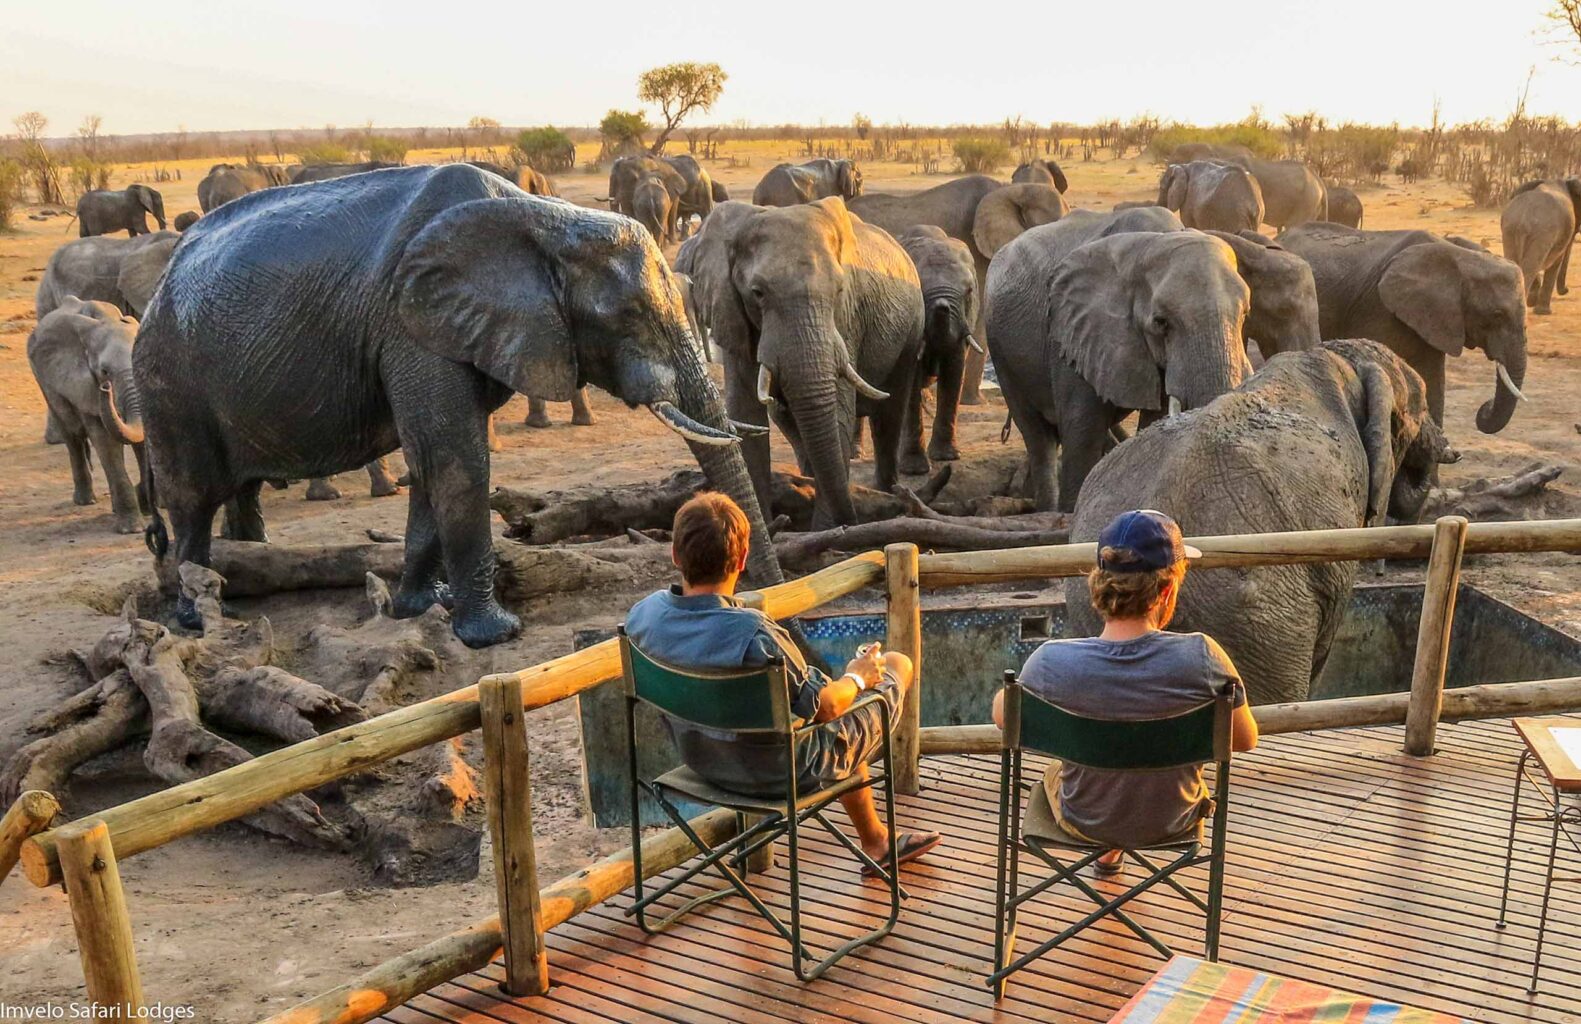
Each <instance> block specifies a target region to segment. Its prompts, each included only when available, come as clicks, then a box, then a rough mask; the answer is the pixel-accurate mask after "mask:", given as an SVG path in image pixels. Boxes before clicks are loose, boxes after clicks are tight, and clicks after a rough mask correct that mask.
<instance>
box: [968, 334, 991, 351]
mask: <svg viewBox="0 0 1581 1024" xmlns="http://www.w3.org/2000/svg"><path fill="white" fill-rule="evenodd" d="M966 343H967V344H968V345H970V346H971V347H972V349H973V351H975V352H976V353H977V354H978V355H980V356H986V355H987V354H988V353H987V352H985V351H983V345H982V342H980V341H978V340H977V339H976V338H974V337H973V336H972V335H970V334H968V335H967V336H966Z"/></svg>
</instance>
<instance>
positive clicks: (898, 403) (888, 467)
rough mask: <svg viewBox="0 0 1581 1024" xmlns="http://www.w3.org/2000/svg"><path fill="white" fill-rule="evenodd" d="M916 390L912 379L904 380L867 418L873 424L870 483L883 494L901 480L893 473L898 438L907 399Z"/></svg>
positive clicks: (898, 442) (895, 466)
mask: <svg viewBox="0 0 1581 1024" xmlns="http://www.w3.org/2000/svg"><path fill="white" fill-rule="evenodd" d="M916 391H917V388H916V387H915V386H913V384H912V382H911V381H909V380H908V381H906V382H905V385H904V387H903V388H902V389H901V391H900V393H899V394H897V395H895V396H894V397H893V398H891V399H890V400H889V401H887V402H885V403H883V405H881V406H880V407H879V410H878V411H877V412H876V413H874V414H873V415H872V416H869V417H868V419H869V420H871V421H872V425H873V483H874V486H876V487H877V488H878V489H879V490H881V491H883V492H885V493H886V494H887V493H888V492H889V491H890V490H892V489H893V488H894V486H895V484H897V483H899V482H900V478H899V477H898V476H897V475H896V471H897V469H898V463H899V461H900V437H901V432H902V428H903V426H904V424H905V420H906V408H907V406H908V405H909V404H910V403H909V402H908V401H907V399H908V397H910V396H911V395H914V394H915V392H916ZM923 462H924V463H926V462H927V460H926V459H924V460H923ZM923 472H924V473H926V472H927V470H926V469H924V470H923Z"/></svg>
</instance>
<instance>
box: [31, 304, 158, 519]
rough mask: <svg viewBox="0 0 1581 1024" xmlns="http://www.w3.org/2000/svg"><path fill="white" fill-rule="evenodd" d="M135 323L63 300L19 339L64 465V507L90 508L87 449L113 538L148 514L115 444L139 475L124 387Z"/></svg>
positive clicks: (131, 398) (135, 427) (135, 422)
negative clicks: (129, 454) (100, 473)
mask: <svg viewBox="0 0 1581 1024" xmlns="http://www.w3.org/2000/svg"><path fill="white" fill-rule="evenodd" d="M136 333H137V321H136V320H133V319H132V318H131V317H129V316H122V315H121V312H120V310H118V309H116V308H115V307H114V306H111V305H110V304H109V303H106V302H84V301H83V300H81V299H79V298H77V297H76V296H75V295H68V296H66V298H65V299H64V300H63V301H62V302H61V304H60V305H59V306H57V307H56V308H55V309H54V310H53V311H52V312H50V313H49V314H47V315H46V316H45V317H44V319H42V320H40V321H39V322H38V326H37V327H36V328H34V330H33V333H32V334H31V335H30V336H29V337H28V339H27V360H28V363H29V364H30V365H31V366H32V368H33V377H34V379H36V380H37V381H38V386H39V390H41V391H43V392H44V401H45V402H46V403H47V404H48V406H49V416H50V420H51V425H52V426H53V427H55V428H56V430H57V431H58V432H59V435H60V437H61V438H62V440H63V441H64V443H65V445H66V453H67V454H68V455H69V456H70V457H71V480H72V496H71V500H72V501H73V502H75V503H76V504H78V505H92V504H93V503H94V502H95V501H96V500H97V499H96V498H95V497H94V493H93V473H92V470H91V469H90V468H89V466H88V446H89V445H90V444H91V445H92V446H93V450H94V451H95V452H97V453H98V455H99V463H100V465H102V466H103V467H104V477H105V481H106V482H107V483H108V484H109V485H110V508H111V509H112V511H113V512H114V514H115V529H116V531H117V532H118V533H137V532H138V531H139V530H141V529H142V524H141V522H140V521H139V519H138V514H137V513H138V511H139V509H141V511H143V512H144V513H145V514H146V512H147V511H148V510H147V508H146V505H145V503H144V501H143V495H142V493H141V492H140V491H134V489H133V487H132V482H131V481H130V480H128V479H127V476H126V464H125V461H124V453H123V452H122V449H121V445H122V444H130V445H132V450H133V452H134V453H135V454H136V456H137V464H138V469H139V475H141V469H142V466H143V422H142V419H143V417H142V402H141V400H140V399H139V397H138V392H137V386H136V384H135V383H134V382H133V381H132V339H133V337H134V336H135V335H136Z"/></svg>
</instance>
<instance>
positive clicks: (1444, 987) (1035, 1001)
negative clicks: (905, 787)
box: [386, 722, 1581, 1024]
mask: <svg viewBox="0 0 1581 1024" xmlns="http://www.w3.org/2000/svg"><path fill="white" fill-rule="evenodd" d="M1401 732H1402V730H1401V729H1399V728H1382V729H1365V730H1352V731H1347V732H1330V733H1319V734H1311V735H1293V736H1279V737H1271V738H1269V739H1268V740H1265V741H1264V743H1263V745H1262V747H1261V748H1260V749H1259V750H1258V751H1256V752H1255V753H1253V754H1251V755H1246V756H1243V757H1241V758H1239V759H1237V762H1236V771H1235V778H1234V783H1235V785H1234V787H1233V791H1232V800H1231V806H1232V814H1231V839H1230V853H1229V876H1228V884H1227V908H1226V913H1225V922H1224V924H1225V933H1224V942H1223V958H1224V959H1225V960H1228V961H1230V962H1232V963H1236V964H1241V965H1245V966H1249V967H1255V968H1258V969H1261V970H1267V971H1272V972H1275V973H1278V974H1283V975H1286V976H1289V977H1295V978H1302V979H1306V980H1310V981H1315V982H1321V983H1327V984H1332V985H1336V986H1340V987H1343V988H1346V989H1350V990H1353V991H1357V992H1361V993H1364V994H1369V995H1376V996H1380V997H1386V998H1388V999H1392V1000H1396V1001H1400V1002H1405V1003H1408V1004H1413V1005H1417V1006H1422V1007H1427V1008H1431V1009H1436V1010H1444V1011H1450V1012H1453V1013H1458V1014H1461V1015H1463V1016H1466V1017H1468V1018H1471V1019H1473V1020H1477V1021H1487V1022H1513V1021H1543V1022H1556V1024H1557V1022H1581V885H1575V884H1573V885H1570V886H1568V887H1567V886H1564V885H1559V886H1556V887H1555V889H1554V903H1553V909H1552V911H1551V917H1550V925H1549V937H1548V942H1549V945H1548V952H1547V955H1546V957H1545V960H1544V977H1543V984H1542V986H1541V990H1540V991H1539V992H1538V994H1537V995H1535V996H1528V994H1527V992H1526V979H1527V974H1528V970H1529V964H1530V956H1531V950H1532V946H1533V941H1534V938H1535V925H1536V917H1537V905H1538V901H1539V899H1540V896H1541V886H1542V869H1541V859H1542V856H1543V855H1544V854H1545V853H1546V849H1547V833H1546V831H1542V832H1539V830H1538V829H1539V826H1524V827H1523V831H1522V834H1521V835H1520V837H1519V839H1518V841H1517V846H1516V867H1515V875H1514V889H1513V893H1512V897H1511V898H1512V907H1513V909H1512V912H1511V915H1510V924H1509V927H1508V928H1507V929H1505V930H1504V931H1502V932H1500V931H1498V930H1495V929H1494V927H1493V921H1494V918H1495V917H1496V915H1497V908H1498V900H1499V884H1500V877H1501V872H1502V870H1503V854H1504V828H1505V823H1506V821H1507V820H1508V814H1509V800H1510V793H1511V783H1512V778H1513V774H1512V773H1513V769H1514V764H1515V759H1516V757H1517V755H1518V752H1519V746H1518V741H1517V740H1516V739H1515V736H1514V732H1513V730H1512V729H1511V728H1510V727H1509V724H1508V723H1507V722H1478V723H1466V724H1462V725H1455V726H1445V727H1443V728H1442V729H1441V730H1440V734H1439V743H1440V748H1441V749H1440V753H1439V754H1438V755H1437V756H1435V757H1433V758H1430V759H1426V760H1416V759H1413V758H1408V757H1406V756H1404V755H1403V754H1401V753H1400V740H1401ZM997 778H998V759H997V758H988V757H951V758H937V759H929V760H927V761H925V762H924V786H925V788H924V791H923V793H922V794H921V795H919V796H917V797H913V798H903V799H902V805H901V811H900V814H901V820H902V825H903V827H908V828H923V829H937V830H939V831H942V832H944V833H945V834H946V836H947V837H948V839H947V845H946V846H945V847H943V848H941V850H939V851H938V852H937V853H935V854H934V855H932V856H930V857H929V858H927V859H926V860H925V861H924V862H922V863H919V864H918V865H917V866H916V867H915V868H912V869H910V870H908V871H907V872H906V874H905V877H904V882H905V884H906V886H907V887H908V888H909V889H910V891H911V900H910V901H909V902H908V903H907V904H906V905H905V907H904V909H903V911H902V916H901V920H900V924H899V925H898V926H897V927H896V929H895V931H894V933H893V934H892V935H891V936H889V937H888V938H887V939H885V940H884V941H883V942H881V943H879V944H878V945H877V946H872V947H868V948H867V949H865V950H862V951H860V952H858V953H856V954H853V955H852V956H851V957H849V958H847V959H846V960H845V961H843V962H842V963H840V964H838V965H836V966H835V967H834V968H832V969H831V970H830V971H829V973H828V974H826V975H825V976H824V977H823V978H822V979H821V980H819V981H816V982H813V983H811V984H807V985H803V984H801V983H799V982H797V981H796V979H795V976H794V975H793V974H792V973H791V971H790V969H789V966H788V957H787V953H786V948H785V946H784V945H783V944H782V943H781V942H780V941H779V940H778V939H777V938H776V937H775V936H774V935H773V934H772V933H771V932H770V931H769V929H768V926H767V925H766V924H765V923H764V922H762V921H761V920H760V919H759V918H757V917H756V916H755V915H753V914H752V913H751V911H750V908H746V907H745V905H744V903H743V902H742V901H741V900H739V899H732V900H727V901H726V902H725V903H723V904H721V905H716V906H714V907H712V908H710V909H706V910H704V911H702V912H700V913H699V914H697V915H693V916H692V917H691V918H690V919H689V920H688V921H686V922H684V923H682V924H681V925H680V926H678V927H677V928H676V929H674V930H672V931H671V932H669V933H666V934H664V935H662V936H658V937H656V938H646V937H644V936H643V935H642V933H641V932H640V931H638V930H637V928H636V927H635V926H633V925H632V924H631V923H630V922H629V921H628V920H627V919H626V918H624V917H623V916H622V914H621V910H622V908H623V907H625V906H626V905H628V904H629V898H628V897H625V896H622V897H618V898H617V899H616V900H614V901H612V902H611V903H609V904H606V905H604V906H602V907H598V908H595V909H594V910H592V911H590V912H589V913H587V914H584V915H582V916H581V917H578V918H576V919H575V920H573V921H571V922H569V923H567V924H566V925H564V926H562V927H560V928H558V929H556V930H555V931H554V932H553V933H551V936H550V946H551V953H550V959H549V965H550V972H551V978H552V980H553V982H554V987H553V988H552V990H551V991H550V993H549V994H548V995H546V996H543V997H539V998H533V999H512V998H508V997H506V996H504V995H503V994H502V993H501V992H500V990H499V987H498V985H499V982H500V980H502V978H503V968H502V967H501V966H500V965H499V964H494V965H491V966H490V967H489V968H488V969H486V970H484V971H480V972H478V973H475V974H471V975H467V976H465V977H462V978H460V979H457V980H456V981H455V982H453V983H450V984H446V985H441V986H439V987H438V988H435V989H433V990H432V991H431V992H429V993H428V994H426V995H423V996H420V997H418V998H417V999H414V1000H413V1001H412V1002H411V1003H409V1004H407V1005H406V1006H404V1007H402V1008H400V1009H399V1010H397V1011H394V1012H392V1013H390V1014H389V1015H388V1016H387V1017H386V1019H387V1020H389V1021H392V1022H396V1024H436V1022H437V1021H466V1022H495V1021H505V1022H511V1024H518V1022H522V1024H525V1022H537V1021H554V1022H564V1024H608V1022H611V1021H614V1022H630V1021H648V1020H652V1021H673V1022H685V1024H690V1022H703V1021H729V1022H741V1024H782V1022H785V1021H808V1022H811V1021H854V1022H861V1024H880V1022H884V1024H888V1022H892V1021H893V1022H915V1024H927V1022H933V1021H955V1020H968V1021H1014V1022H1024V1021H1067V1020H1071V1021H1077V1020H1096V1021H1102V1020H1107V1019H1108V1018H1109V1016H1110V1015H1111V1014H1112V1013H1113V1012H1114V1010H1116V1009H1117V1008H1118V1007H1119V1006H1120V1005H1121V1004H1122V1003H1123V1002H1124V1001H1125V1000H1126V999H1127V998H1128V997H1129V996H1130V995H1131V994H1132V993H1134V992H1135V991H1136V990H1137V988H1139V987H1140V986H1141V984H1142V983H1143V982H1144V981H1145V980H1146V979H1147V978H1148V977H1149V976H1150V975H1151V974H1152V972H1153V971H1154V970H1156V969H1157V967H1158V966H1159V964H1160V961H1159V960H1157V959H1155V958H1154V957H1153V956H1152V954H1151V952H1150V951H1148V950H1147V949H1146V947H1144V946H1142V945H1141V944H1140V943H1139V942H1137V941H1136V940H1135V939H1134V938H1133V937H1132V936H1131V935H1130V934H1129V933H1128V932H1126V931H1125V930H1124V929H1123V928H1119V927H1116V926H1113V925H1110V924H1104V925H1100V926H1098V927H1097V928H1095V929H1092V930H1089V931H1088V932H1087V933H1085V934H1084V935H1083V936H1081V937H1079V938H1077V939H1075V940H1073V941H1071V942H1070V943H1067V944H1066V946H1065V947H1063V948H1062V949H1061V950H1059V951H1056V952H1055V953H1054V954H1052V955H1051V956H1049V957H1047V958H1046V959H1044V960H1042V961H1040V962H1039V963H1037V964H1035V965H1034V966H1032V967H1030V968H1028V969H1027V970H1025V971H1022V972H1021V973H1020V974H1019V975H1017V976H1016V977H1015V978H1013V979H1012V983H1011V986H1010V989H1009V992H1008V994H1007V996H1006V998H1005V1000H1004V1001H1003V1002H1002V1003H1001V1004H1000V1005H999V1006H997V1007H996V1006H995V1005H994V1004H993V1002H992V1000H991V999H990V998H989V996H988V992H987V989H986V988H985V987H984V986H983V983H982V979H983V977H984V975H985V973H986V970H987V966H988V962H989V960H990V958H991V949H992V943H993V924H992V920H991V914H992V889H993V863H994V862H993V857H994V846H993V835H994V828H995V825H994V818H995V814H996V812H997V802H998V796H997V794H998V790H997ZM1527 792H1528V796H1529V797H1534V796H1535V795H1534V794H1532V793H1531V791H1530V790H1528V791H1527ZM1527 806H1528V807H1529V808H1530V807H1532V806H1533V805H1532V804H1527ZM835 816H836V818H839V817H840V815H839V814H838V813H837V814H836V815H835ZM809 846H810V847H811V849H810V851H809V852H808V853H806V859H807V865H808V867H807V874H806V875H805V876H804V884H803V896H804V899H805V900H806V901H807V912H808V920H809V922H810V924H809V927H810V928H811V935H812V936H813V937H814V939H815V941H821V942H822V943H824V944H825V945H830V944H832V942H833V941H835V940H837V939H840V938H844V937H847V936H850V935H853V934H856V933H857V932H858V931H859V930H861V929H862V928H863V927H864V926H871V923H872V922H873V921H875V920H877V915H878V912H879V911H880V910H881V909H882V907H883V905H884V900H883V890H882V889H881V887H880V886H879V885H878V884H877V883H876V882H868V883H866V884H863V883H862V882H861V881H860V880H859V879H858V878H857V874H856V871H855V870H854V869H853V867H852V864H851V861H850V858H849V857H848V855H845V854H843V852H841V851H839V850H838V849H837V848H836V847H835V846H834V843H833V842H832V841H831V840H828V839H827V837H825V838H824V839H822V840H819V841H815V842H812V843H810V844H809ZM1135 870H1136V869H1135V868H1134V867H1133V868H1132V869H1131V870H1130V871H1128V875H1129V876H1130V877H1132V878H1134V877H1135ZM1560 874H1562V875H1563V874H1569V875H1578V874H1581V855H1578V854H1577V852H1576V850H1575V849H1574V848H1573V847H1568V846H1564V845H1562V846H1561V865H1560ZM1192 881H1193V882H1194V883H1196V884H1198V885H1200V884H1201V883H1202V881H1203V878H1202V875H1201V874H1198V875H1197V876H1195V877H1194V878H1193V879H1192ZM1101 885H1102V886H1103V887H1112V886H1113V885H1115V883H1110V882H1104V883H1101ZM762 887H763V889H764V890H766V891H767V892H768V893H770V894H772V898H771V899H770V903H771V904H772V905H776V906H777V907H778V908H780V909H781V910H782V911H783V908H784V907H785V905H786V901H787V888H786V885H785V877H784V871H783V869H782V868H781V869H776V870H775V871H774V872H771V873H770V874H769V875H768V876H767V877H766V878H764V879H763V880H762ZM1116 891H1118V890H1116ZM1090 906H1091V905H1090V904H1085V905H1084V904H1083V903H1082V902H1079V898H1072V897H1071V896H1067V895H1059V896H1053V895H1050V896H1048V897H1046V898H1045V899H1043V900H1042V901H1041V902H1039V903H1038V904H1036V905H1035V906H1034V907H1033V908H1032V909H1031V910H1030V911H1029V912H1026V913H1024V914H1023V917H1022V923H1021V947H1022V948H1023V949H1025V948H1028V947H1029V946H1031V945H1032V944H1035V942H1037V941H1039V937H1040V936H1046V935H1048V934H1050V933H1051V932H1050V929H1051V928H1052V929H1057V928H1058V927H1060V926H1062V923H1063V922H1068V921H1070V920H1072V919H1074V917H1075V916H1078V915H1079V914H1080V913H1083V912H1085V910H1087V909H1090ZM1133 907H1134V908H1135V909H1134V910H1133V911H1132V913H1133V915H1134V916H1136V917H1137V918H1138V919H1139V920H1141V921H1143V922H1144V923H1146V924H1147V925H1148V926H1149V927H1152V928H1154V929H1155V930H1156V931H1157V932H1158V934H1160V935H1162V936H1163V937H1164V938H1165V941H1166V942H1169V943H1170V944H1171V945H1173V946H1174V947H1175V948H1176V949H1178V950H1180V951H1181V952H1186V953H1197V952H1200V950H1201V941H1202V939H1201V936H1202V932H1201V925H1200V919H1199V918H1197V917H1195V916H1194V915H1193V914H1191V913H1187V910H1188V909H1189V908H1188V907H1187V906H1186V905H1185V904H1184V903H1183V902H1182V901H1180V900H1179V899H1178V897H1174V896H1172V895H1169V894H1167V893H1165V892H1159V891H1155V892H1154V893H1152V894H1149V896H1147V897H1144V898H1143V900H1142V901H1139V902H1138V903H1136V904H1133Z"/></svg>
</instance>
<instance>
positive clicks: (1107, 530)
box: [1098, 508, 1202, 572]
mask: <svg viewBox="0 0 1581 1024" xmlns="http://www.w3.org/2000/svg"><path fill="white" fill-rule="evenodd" d="M1105 548H1113V549H1114V550H1115V553H1116V555H1117V557H1113V558H1109V559H1105V558H1104V557H1103V550H1104V549H1105ZM1098 552H1099V554H1098V568H1100V569H1102V570H1104V571H1105V572H1157V571H1158V570H1159V569H1168V568H1169V567H1170V566H1172V565H1174V564H1175V563H1176V562H1179V561H1180V560H1181V559H1185V558H1201V557H1202V552H1201V551H1198V550H1197V549H1196V548H1194V547H1192V546H1191V545H1190V544H1187V543H1186V541H1185V539H1184V538H1183V537H1182V536H1181V534H1180V524H1179V523H1176V522H1175V521H1174V520H1173V519H1171V518H1169V517H1168V516H1166V515H1165V514H1164V513H1162V512H1158V511H1155V510H1153V509H1150V508H1140V509H1135V510H1133V511H1131V512H1121V513H1120V514H1119V515H1117V516H1115V517H1114V518H1113V519H1112V520H1110V522H1109V525H1108V526H1105V527H1104V528H1103V531H1102V532H1101V533H1099V534H1098Z"/></svg>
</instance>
